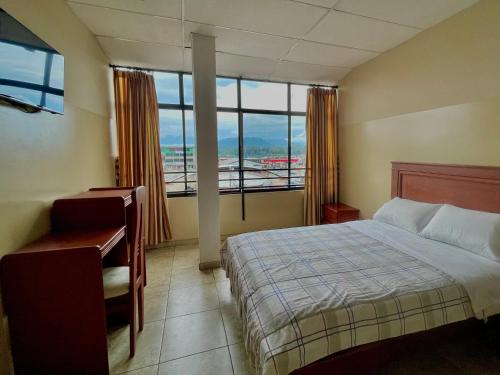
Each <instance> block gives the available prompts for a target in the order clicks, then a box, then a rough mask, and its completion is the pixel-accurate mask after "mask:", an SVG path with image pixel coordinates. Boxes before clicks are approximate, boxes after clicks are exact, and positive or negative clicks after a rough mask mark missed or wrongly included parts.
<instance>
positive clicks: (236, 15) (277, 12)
mask: <svg viewBox="0 0 500 375" xmlns="http://www.w3.org/2000/svg"><path fill="white" fill-rule="evenodd" d="M184 11H185V13H184V14H185V19H186V20H187V21H194V22H201V23H207V24H211V25H218V26H225V27H233V28H236V29H240V30H248V31H256V32H262V33H269V34H274V35H279V36H290V37H301V36H302V35H303V34H304V33H306V32H307V31H308V30H309V29H310V28H311V27H312V26H313V25H314V24H315V23H316V22H317V21H318V20H319V19H320V17H321V16H323V15H324V14H325V12H327V10H325V9H322V8H318V7H312V6H310V5H306V4H303V3H297V2H293V1H283V0H251V1H249V0H204V1H200V0H184Z"/></svg>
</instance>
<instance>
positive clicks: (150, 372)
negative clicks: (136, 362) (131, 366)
mask: <svg viewBox="0 0 500 375" xmlns="http://www.w3.org/2000/svg"><path fill="white" fill-rule="evenodd" d="M157 373H158V366H157V365H156V366H149V367H144V368H141V369H139V370H134V371H127V372H124V373H123V375H156V374H157Z"/></svg>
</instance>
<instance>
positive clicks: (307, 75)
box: [270, 61, 350, 85]
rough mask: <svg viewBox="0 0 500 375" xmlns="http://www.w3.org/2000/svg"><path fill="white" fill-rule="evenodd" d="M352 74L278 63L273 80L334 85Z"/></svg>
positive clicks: (332, 68)
mask: <svg viewBox="0 0 500 375" xmlns="http://www.w3.org/2000/svg"><path fill="white" fill-rule="evenodd" d="M349 72H350V69H346V68H336V67H329V66H322V65H314V64H304V63H297V62H289V61H283V62H280V63H278V65H277V66H276V70H275V71H274V72H273V73H272V74H271V76H270V78H271V79H277V80H281V81H291V82H297V83H317V84H326V85H333V84H336V83H337V82H338V81H339V80H340V79H341V78H342V77H344V76H345V75H346V74H347V73H349Z"/></svg>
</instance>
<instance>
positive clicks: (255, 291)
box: [221, 224, 473, 375]
mask: <svg viewBox="0 0 500 375" xmlns="http://www.w3.org/2000/svg"><path fill="white" fill-rule="evenodd" d="M221 259H222V265H223V267H224V268H225V270H226V272H227V275H228V277H229V278H230V280H231V290H232V292H233V294H234V296H235V297H236V299H237V303H238V308H239V312H240V314H241V317H242V320H243V330H244V337H245V345H246V348H247V351H248V352H249V354H250V356H251V357H252V360H253V362H254V365H255V368H256V370H257V373H260V374H264V375H270V374H288V373H289V372H291V371H293V370H294V369H297V368H300V367H303V366H305V365H307V364H309V363H312V362H314V361H316V360H318V359H321V358H323V357H326V356H328V355H330V354H332V353H335V352H338V351H341V350H344V349H348V348H351V347H354V346H357V345H362V344H366V343H369V342H374V341H378V340H383V339H386V338H391V337H396V336H401V335H405V334H409V333H413V332H417V331H423V330H427V329H431V328H434V327H438V326H441V325H444V324H448V323H452V322H456V321H460V320H465V319H468V318H470V317H473V312H472V308H471V304H470V300H469V297H468V296H467V293H466V291H465V290H464V288H463V287H462V286H461V285H460V284H458V283H457V282H455V281H454V279H452V278H451V277H450V276H449V275H447V274H445V273H443V272H442V271H440V270H438V269H436V268H434V267H433V266H431V265H429V264H426V263H424V262H422V261H420V260H417V259H416V258H414V257H411V256H409V255H407V254H405V253H404V252H402V251H399V250H397V249H395V248H392V247H390V246H388V245H386V244H384V243H382V242H380V241H378V240H375V239H373V238H371V237H369V236H367V235H365V234H363V233H361V232H359V231H357V230H355V229H353V228H351V227H350V226H348V225H347V224H334V225H321V226H313V227H299V228H289V229H280V230H271V231H262V232H254V233H245V234H241V235H238V236H234V237H230V238H228V239H227V241H226V242H225V243H224V245H223V247H222V249H221Z"/></svg>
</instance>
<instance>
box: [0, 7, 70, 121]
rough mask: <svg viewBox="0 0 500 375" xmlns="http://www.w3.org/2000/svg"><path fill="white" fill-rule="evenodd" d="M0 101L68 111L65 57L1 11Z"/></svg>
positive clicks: (59, 111)
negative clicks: (66, 106)
mask: <svg viewBox="0 0 500 375" xmlns="http://www.w3.org/2000/svg"><path fill="white" fill-rule="evenodd" d="M0 99H3V100H4V101H8V102H11V103H18V104H22V105H27V106H29V107H35V108H36V109H40V110H45V111H49V112H53V113H63V111H64V57H63V56H62V55H61V54H60V53H59V52H57V51H56V50H55V49H54V48H52V47H51V46H49V45H48V44H47V43H45V42H44V41H43V40H41V39H40V38H38V37H37V36H36V35H35V34H33V33H32V32H31V31H29V30H28V29H27V28H26V27H24V26H23V25H21V24H20V23H19V22H18V21H17V20H16V19H14V17H12V16H10V15H9V14H8V13H7V12H5V11H4V10H3V9H0Z"/></svg>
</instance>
